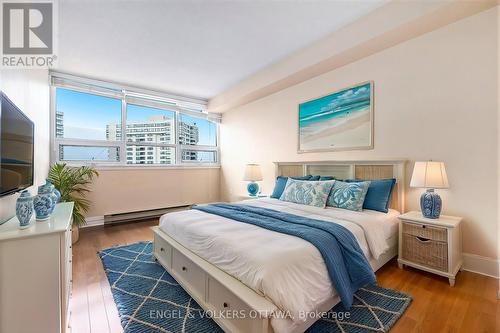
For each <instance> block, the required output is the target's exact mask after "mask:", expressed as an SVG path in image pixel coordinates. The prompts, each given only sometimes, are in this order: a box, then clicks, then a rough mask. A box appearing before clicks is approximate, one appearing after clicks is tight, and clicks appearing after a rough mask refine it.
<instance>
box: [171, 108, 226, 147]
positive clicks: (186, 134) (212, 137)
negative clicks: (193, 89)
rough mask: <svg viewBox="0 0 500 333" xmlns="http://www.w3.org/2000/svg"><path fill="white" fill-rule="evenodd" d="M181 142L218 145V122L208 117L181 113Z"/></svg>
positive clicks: (184, 143) (185, 143)
mask: <svg viewBox="0 0 500 333" xmlns="http://www.w3.org/2000/svg"><path fill="white" fill-rule="evenodd" d="M179 143H180V144H183V145H202V146H212V147H215V146H217V124H216V123H214V122H211V121H209V120H206V119H201V118H197V117H192V116H189V115H184V114H181V121H180V128H179Z"/></svg>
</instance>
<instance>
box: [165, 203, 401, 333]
mask: <svg viewBox="0 0 500 333" xmlns="http://www.w3.org/2000/svg"><path fill="white" fill-rule="evenodd" d="M241 203H242V204H248V205H253V206H258V207H263V208H270V209H275V210H279V211H284V212H288V213H291V214H295V215H300V216H305V217H309V218H314V219H320V220H324V221H326V223H328V222H335V223H338V224H340V225H342V226H344V227H346V228H347V229H349V230H350V231H351V232H352V233H353V234H354V236H355V237H356V239H357V240H358V243H359V245H360V247H361V249H362V250H363V253H364V254H365V255H366V257H367V258H369V259H377V258H378V257H379V256H380V255H381V254H383V253H384V252H385V251H386V250H387V249H388V248H389V244H388V239H389V238H391V237H392V236H394V235H395V234H396V233H397V228H398V224H397V216H398V212H397V211H394V210H391V211H390V212H389V213H387V214H385V213H380V212H375V211H368V210H365V211H363V212H353V211H348V210H344V209H338V208H330V207H329V208H326V209H324V208H318V207H312V206H305V205H299V204H295V203H290V202H285V201H280V200H277V199H267V198H263V199H256V200H246V201H242V202H241ZM160 228H161V229H162V230H163V231H164V232H166V233H167V234H168V235H170V236H171V237H172V238H174V239H175V240H177V241H178V242H179V243H181V244H182V245H184V246H185V247H187V248H188V249H190V250H191V251H193V252H194V253H196V254H197V255H199V256H200V257H202V258H204V259H205V260H207V261H209V262H210V263H212V264H214V265H216V266H217V267H219V268H220V269H222V270H224V271H225V272H227V273H228V274H230V275H232V276H234V277H235V278H237V279H238V280H240V281H242V282H243V283H244V284H246V285H247V286H248V287H250V288H252V289H253V290H255V291H256V292H257V293H259V294H260V295H263V296H265V297H267V298H268V299H270V300H271V301H272V302H273V303H274V304H275V305H276V306H277V307H278V308H280V309H282V310H284V311H287V312H288V313H290V314H291V315H292V317H293V318H292V321H293V322H295V323H296V324H299V323H300V322H301V321H303V320H305V318H304V316H303V313H304V312H309V311H314V310H316V309H317V306H318V304H323V303H325V302H327V301H328V300H329V299H331V298H332V297H334V296H335V295H336V293H335V289H334V288H333V286H332V283H331V281H330V277H329V275H328V272H327V269H326V266H325V263H324V261H323V258H322V256H321V254H320V252H319V251H318V250H317V249H316V247H315V246H314V245H312V244H310V243H309V242H307V241H305V240H303V239H301V238H298V237H295V236H290V235H285V234H281V233H278V232H274V231H270V230H267V229H263V228H260V227H257V226H253V225H250V224H246V223H241V222H236V221H232V220H230V219H227V218H225V217H221V216H217V215H212V214H208V213H205V212H201V211H199V210H187V211H180V212H174V213H169V214H165V215H163V216H162V217H161V219H160ZM274 326H275V325H274V324H273V327H274ZM277 326H278V325H276V327H274V329H275V331H277V332H279V331H282V329H279V328H278V327H277ZM280 326H282V325H280ZM287 326H289V325H287ZM288 329H290V327H288V328H287V330H288Z"/></svg>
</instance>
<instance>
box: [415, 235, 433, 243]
mask: <svg viewBox="0 0 500 333" xmlns="http://www.w3.org/2000/svg"><path fill="white" fill-rule="evenodd" d="M415 238H416V239H417V240H418V241H419V242H421V243H427V242H430V241H431V240H430V239H429V238H424V237H419V236H416V237H415Z"/></svg>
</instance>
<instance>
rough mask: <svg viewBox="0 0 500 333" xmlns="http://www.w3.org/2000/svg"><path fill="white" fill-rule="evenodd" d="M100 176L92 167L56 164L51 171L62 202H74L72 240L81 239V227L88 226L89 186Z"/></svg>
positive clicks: (52, 179) (51, 180)
mask: <svg viewBox="0 0 500 333" xmlns="http://www.w3.org/2000/svg"><path fill="white" fill-rule="evenodd" d="M97 176H99V173H98V172H97V170H96V169H95V168H93V167H90V166H81V167H70V166H68V165H66V163H55V164H54V165H52V167H51V168H50V170H49V177H48V179H49V180H50V182H51V183H52V184H53V185H54V186H55V187H56V188H57V189H58V190H59V192H61V202H74V204H75V208H74V209H73V227H72V229H73V231H72V240H73V243H76V242H77V241H78V238H79V227H81V226H83V225H85V224H86V221H85V217H84V215H85V213H86V212H87V211H88V210H89V207H90V204H91V202H90V201H89V200H88V199H86V198H85V195H86V194H87V193H88V192H90V190H89V189H88V186H89V185H90V184H91V183H92V181H93V180H94V177H97Z"/></svg>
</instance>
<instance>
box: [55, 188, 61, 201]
mask: <svg viewBox="0 0 500 333" xmlns="http://www.w3.org/2000/svg"><path fill="white" fill-rule="evenodd" d="M54 194H55V195H56V197H57V200H56V203H58V202H59V200H61V192H59V190H58V189H57V188H54Z"/></svg>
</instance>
